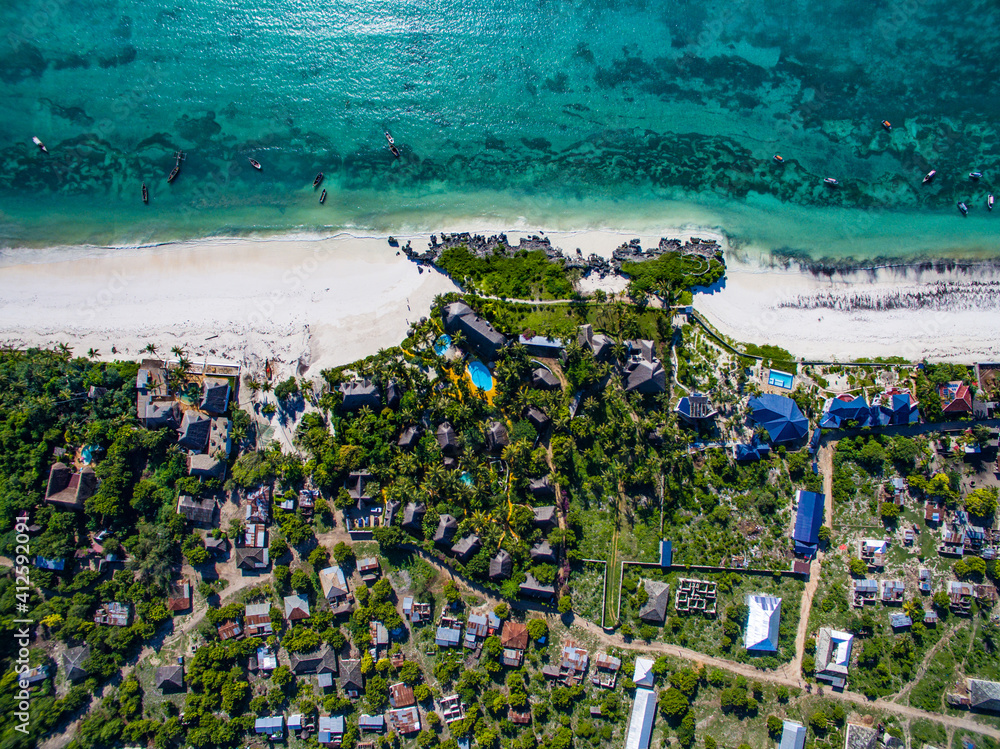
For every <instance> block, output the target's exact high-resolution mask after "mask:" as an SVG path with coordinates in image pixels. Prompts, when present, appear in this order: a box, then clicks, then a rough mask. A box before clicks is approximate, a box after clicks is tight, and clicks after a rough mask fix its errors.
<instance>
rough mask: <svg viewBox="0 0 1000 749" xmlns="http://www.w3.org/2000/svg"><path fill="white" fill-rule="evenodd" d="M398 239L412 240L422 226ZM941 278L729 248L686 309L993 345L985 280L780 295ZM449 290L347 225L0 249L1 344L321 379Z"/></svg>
mask: <svg viewBox="0 0 1000 749" xmlns="http://www.w3.org/2000/svg"><path fill="white" fill-rule="evenodd" d="M494 232H495V230H494ZM480 233H489V230H485V231H483V230H480ZM531 233H541V232H508V236H509V238H510V240H511V241H512V242H513V241H517V238H518V237H519V236H526V235H527V234H531ZM692 234H695V235H699V236H702V237H704V238H708V237H718V235H717V234H715V233H714V232H711V231H708V230H702V231H698V230H697V229H696V228H687V227H685V228H684V229H683V230H673V231H670V230H667V231H664V232H662V235H666V236H672V237H673V236H676V237H687V236H691V235H692ZM545 235H546V236H548V237H549V238H550V239H551V240H552V241H553V244H554V245H556V246H559V247H561V248H562V249H564V250H565V251H566V252H567V253H575V251H576V248H578V247H579V248H580V250H581V252H582V253H583V254H584V255H589V254H590V253H591V252H594V253H597V254H600V255H605V256H610V254H611V252H612V251H613V250H614V248H615V247H617V246H618V245H620V244H621V243H622V242H625V241H628V239H630V238H632V237H640V238H641V239H642V240H643V245H644V246H648V245H650V244H655V243H656V242H657V241H658V238H659V236H660V235H650V234H648V233H647V232H644V233H642V234H629V233H628V232H619V231H610V230H608V231H597V230H592V231H583V232H545ZM399 239H400V241H401V242H402V243H405V242H406V241H407V240H408V239H409V240H411V241H412V242H413V246H414V248H415V249H420V248H422V247H423V246H426V243H427V241H428V235H419V236H412V237H400V238H399ZM940 280H942V278H939V277H937V276H936V275H933V274H932V275H931V276H928V275H925V276H924V277H922V278H921V279H919V280H917V279H916V278H914V277H899V276H898V275H897V274H894V273H891V272H887V273H882V274H880V275H879V277H878V280H877V281H876V282H874V283H873V282H872V281H871V280H870V278H869V277H868V276H862V275H855V276H852V277H851V278H850V279H849V283H848V281H847V280H839V281H836V282H829V281H825V280H817V279H815V278H813V277H812V276H810V275H807V274H804V273H801V272H799V271H797V270H795V271H789V270H783V269H774V268H767V267H763V266H758V265H754V264H751V263H745V262H744V263H741V262H737V261H735V260H732V259H730V261H729V274H728V277H727V280H726V283H725V287H724V288H723V289H722V290H719V291H716V292H714V293H711V294H698V295H697V296H696V298H695V306H696V308H697V309H698V310H699V311H701V312H702V313H703V314H705V315H706V316H707V317H708V318H709V319H710V320H711V321H712V322H713V323H714V324H715V325H716V326H717V327H718V328H719V329H720V330H721V331H722V332H723V333H725V334H727V335H729V336H731V337H733V338H735V339H736V340H740V341H747V342H757V343H773V344H777V345H780V346H782V347H784V348H786V349H788V350H790V351H791V352H792V353H793V354H795V355H798V356H804V357H809V358H827V357H837V358H840V359H843V360H849V359H856V358H859V357H868V356H890V355H901V356H906V357H909V358H920V357H922V356H927V357H930V358H933V359H950V360H958V361H973V360H976V359H980V360H983V359H995V358H997V357H998V356H1000V351H998V343H997V342H998V341H1000V309H998V302H997V299H996V296H995V294H994V295H993V296H992V297H991V296H990V294H989V292H988V291H987V292H985V296H984V295H983V294H980V295H979V297H982V298H979V297H977V298H976V299H975V300H974V301H973V302H970V304H973V306H966V307H965V308H962V309H957V310H952V311H937V310H932V309H927V310H895V311H878V312H842V311H833V310H830V309H783V308H780V307H779V306H778V305H779V303H780V302H781V301H782V300H794V299H796V298H797V297H799V296H806V297H808V296H810V295H813V294H815V293H818V292H823V291H825V290H830V289H834V290H837V289H839V290H843V291H847V290H849V289H850V290H856V289H867V290H869V291H873V292H876V291H877V292H878V293H888V292H891V291H892V290H894V289H900V288H914V289H918V290H919V289H922V288H923V289H926V288H931V286H930V285H929V284H933V283H934V282H937V281H940ZM968 280H969V279H968V278H965V279H964V280H963V283H964V282H967V281H968ZM602 286H603V287H605V288H607V289H608V290H611V291H614V290H620V288H621V287H622V286H623V284H622V283H621V281H620V280H619V279H609V281H608V282H605V283H604V284H601V283H598V282H595V281H594V280H592V279H588V280H586V281H585V284H584V289H585V290H593V289H594V288H598V287H602ZM455 288H456V287H455V286H454V284H452V283H451V281H450V280H449V279H447V278H446V277H444V276H442V275H441V274H440V273H437V272H435V271H433V270H432V269H429V268H425V269H424V272H423V273H420V272H419V271H418V268H417V266H416V265H414V264H413V263H411V262H409V261H408V260H407V259H406V257H405V256H404V255H402V254H399V255H397V250H396V249H395V248H392V247H390V246H389V245H388V243H387V242H386V240H385V238H371V237H355V236H351V235H347V234H342V235H338V236H335V237H332V238H325V239H323V238H312V237H292V238H267V239H232V240H214V239H213V240H204V241H200V242H188V243H180V244H172V245H164V246H159V247H151V248H137V249H97V248H58V249H52V250H41V251H40V250H16V251H6V252H5V253H4V254H3V255H2V257H0V341H2V342H3V343H5V344H7V345H13V346H15V347H24V346H39V345H42V346H44V345H55V344H58V343H66V344H68V345H69V346H70V347H71V348H72V349H73V351H74V353H75V354H77V355H81V356H85V355H86V354H87V352H88V350H89V349H92V348H93V349H96V350H98V351H99V355H100V357H101V358H106V359H110V358H115V357H128V358H137V357H139V356H141V355H142V352H143V349H144V348H145V347H146V345H147V344H149V343H153V344H155V345H156V346H157V350H158V351H159V352H161V353H168V352H169V350H170V348H171V347H173V346H176V345H180V346H183V347H184V348H185V350H186V351H187V353H188V356H189V357H190V358H192V359H193V360H196V361H197V360H202V359H208V360H210V361H219V360H225V361H231V362H240V363H243V364H245V365H247V366H249V367H251V368H252V369H256V368H259V366H260V365H261V364H262V362H263V360H264V359H268V358H270V359H277V361H278V362H281V363H283V366H281V367H279V373H280V374H282V375H283V376H284V375H285V374H286V373H291V372H296V373H297V374H307V373H308V375H309V376H318V374H319V371H320V370H321V369H323V368H327V367H331V366H337V365H340V364H346V363H349V362H351V361H355V360H357V359H359V358H362V357H364V356H367V355H369V354H372V353H375V352H376V351H378V350H379V349H380V348H386V347H389V346H392V345H395V344H398V343H399V342H400V341H401V340H402V339H403V338H404V337H405V335H406V332H407V327H408V325H409V323H410V322H412V321H415V320H418V319H419V318H420V317H421V316H424V315H426V314H428V311H429V309H430V305H431V302H432V301H433V299H434V297H435V296H436V295H438V294H441V293H445V292H447V291H450V290H454V289H455ZM970 298H971V297H970Z"/></svg>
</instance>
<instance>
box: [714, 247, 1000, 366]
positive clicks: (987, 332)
mask: <svg viewBox="0 0 1000 749" xmlns="http://www.w3.org/2000/svg"><path fill="white" fill-rule="evenodd" d="M998 284H1000V272H997V271H996V270H990V269H988V268H977V269H976V270H975V271H974V272H972V273H963V272H961V271H952V272H942V273H939V272H936V271H929V272H924V273H917V272H915V271H913V270H910V271H908V272H901V271H896V270H892V269H885V270H879V271H877V272H875V273H867V272H856V273H851V274H849V275H845V276H840V275H836V276H834V277H833V278H832V279H826V278H817V277H814V276H813V275H811V274H808V273H804V272H802V271H800V270H798V269H784V268H773V267H765V266H762V265H760V264H757V263H748V262H739V261H734V260H732V259H730V260H729V261H728V262H727V274H726V280H725V285H724V288H723V289H722V290H720V291H715V292H713V293H701V294H697V295H696V296H695V299H694V306H695V308H696V309H697V310H698V311H699V312H701V313H702V314H704V315H705V317H706V318H708V319H709V320H710V321H711V322H712V323H713V324H714V325H715V326H716V327H717V328H718V329H719V331H720V332H722V333H724V334H725V335H727V336H729V337H731V338H733V339H735V340H737V341H743V342H747V343H757V344H773V345H777V346H781V347H783V348H785V349H787V350H788V351H790V352H791V353H792V354H793V355H795V356H797V357H802V358H805V359H809V360H830V359H834V360H837V361H853V360H858V359H862V358H869V357H878V356H883V357H884V356H903V357H906V358H908V359H910V360H913V361H917V360H920V359H922V358H924V357H926V358H927V359H929V360H932V361H933V360H944V361H955V362H964V363H972V362H975V361H996V360H997V358H998V357H1000V294H998V290H1000V285H998ZM944 289H947V293H944V291H943V290H944ZM935 292H937V293H938V294H939V297H938V298H937V299H935V300H932V301H928V302H926V304H927V307H926V308H922V309H874V310H873V309H861V310H857V309H855V310H851V311H846V310H842V309H832V308H830V307H828V306H812V307H811V305H815V301H814V300H816V299H817V298H819V299H823V300H825V301H826V302H827V303H829V302H837V301H839V302H840V303H841V306H847V305H846V300H848V299H852V298H854V299H856V298H858V297H862V298H864V299H865V300H867V301H868V302H869V303H874V302H877V301H878V300H882V301H883V303H884V301H885V300H887V299H894V298H897V297H899V296H900V295H907V296H908V298H910V299H912V298H913V297H914V296H916V295H924V296H925V297H926V296H928V295H931V294H933V293H935ZM810 300H813V301H810ZM788 305H797V306H794V307H790V306H788ZM810 307H811V308H810Z"/></svg>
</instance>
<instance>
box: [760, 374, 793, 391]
mask: <svg viewBox="0 0 1000 749" xmlns="http://www.w3.org/2000/svg"><path fill="white" fill-rule="evenodd" d="M794 382H795V377H794V375H790V374H788V372H779V371H778V370H777V369H772V370H771V371H770V373H769V374H768V375H767V384H768V385H771V386H773V387H776V388H784V389H785V390H791V389H792V384H793V383H794Z"/></svg>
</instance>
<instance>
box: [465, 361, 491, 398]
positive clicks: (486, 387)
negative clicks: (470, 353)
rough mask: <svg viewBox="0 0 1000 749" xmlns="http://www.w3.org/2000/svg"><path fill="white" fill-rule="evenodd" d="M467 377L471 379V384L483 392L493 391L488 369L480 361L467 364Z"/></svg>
mask: <svg viewBox="0 0 1000 749" xmlns="http://www.w3.org/2000/svg"><path fill="white" fill-rule="evenodd" d="M469 377H471V378H472V384H473V385H475V386H476V387H477V388H479V389H480V390H482V391H483V392H488V391H490V390H492V389H493V375H492V374H490V370H489V368H488V367H487V366H486V365H485V364H483V363H482V362H481V361H478V360H474V361H471V362H469Z"/></svg>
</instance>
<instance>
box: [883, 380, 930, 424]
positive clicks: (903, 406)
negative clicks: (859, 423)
mask: <svg viewBox="0 0 1000 749" xmlns="http://www.w3.org/2000/svg"><path fill="white" fill-rule="evenodd" d="M917 405H918V403H917V401H916V400H914V398H913V396H912V395H911V394H910V393H909V391H907V390H902V389H900V388H890V389H889V390H886V391H885V392H884V393H880V394H879V395H877V396H876V397H875V398H874V399H873V400H872V416H871V425H872V426H875V425H876V423H877V424H878V425H879V426H900V425H903V424H916V423H917V422H918V421H920V412H919V411H918V410H917Z"/></svg>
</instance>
